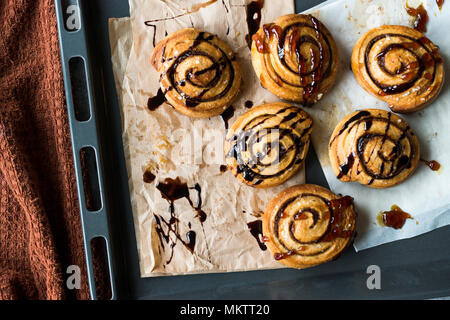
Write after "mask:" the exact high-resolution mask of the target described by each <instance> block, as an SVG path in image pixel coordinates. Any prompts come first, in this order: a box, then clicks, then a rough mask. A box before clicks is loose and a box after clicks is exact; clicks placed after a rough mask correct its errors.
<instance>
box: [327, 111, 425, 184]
mask: <svg viewBox="0 0 450 320" xmlns="http://www.w3.org/2000/svg"><path fill="white" fill-rule="evenodd" d="M329 156H330V161H331V165H332V167H333V170H334V173H335V174H336V177H337V178H338V179H340V180H341V181H344V182H351V181H357V182H359V183H361V184H363V185H367V186H369V187H372V188H388V187H392V186H394V185H397V184H399V183H401V182H403V181H404V180H405V179H406V178H408V177H409V176H410V175H411V174H412V173H413V172H414V170H415V169H416V167H417V165H418V163H419V161H420V145H419V141H418V139H417V137H416V135H415V134H414V132H413V131H412V130H411V128H410V127H409V125H408V123H406V121H404V120H403V119H402V118H400V117H399V116H397V115H395V114H393V113H392V112H388V111H385V110H379V109H368V110H361V111H356V112H354V113H352V114H349V115H348V116H347V117H345V118H344V119H342V120H341V122H340V123H339V124H338V125H337V126H336V128H335V130H334V132H333V134H332V136H331V140H330V146H329Z"/></svg>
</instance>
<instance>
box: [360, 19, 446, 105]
mask: <svg viewBox="0 0 450 320" xmlns="http://www.w3.org/2000/svg"><path fill="white" fill-rule="evenodd" d="M352 69H353V73H354V74H355V77H356V80H357V81H358V83H359V84H360V86H361V87H362V88H363V89H364V90H366V91H367V92H369V93H370V94H372V95H373V96H375V97H377V98H379V99H381V100H383V101H385V102H387V103H388V104H389V107H390V108H391V110H392V111H394V112H398V113H409V112H414V111H417V110H420V109H423V108H425V107H426V106H428V105H429V104H430V103H431V102H432V101H433V100H434V99H435V98H436V97H437V95H438V94H439V92H440V90H441V88H442V84H443V81H444V66H443V61H442V58H441V56H440V55H439V49H438V47H437V46H435V45H434V44H433V43H432V42H431V40H430V39H428V38H427V37H425V36H424V35H423V34H422V33H420V32H419V31H417V30H414V29H411V28H408V27H404V26H382V27H378V28H375V29H372V30H370V31H368V32H367V33H366V34H365V35H363V36H362V37H361V38H360V39H359V40H358V42H357V43H356V45H355V47H354V49H353V53H352Z"/></svg>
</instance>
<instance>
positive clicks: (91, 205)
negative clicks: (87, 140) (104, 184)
mask: <svg viewBox="0 0 450 320" xmlns="http://www.w3.org/2000/svg"><path fill="white" fill-rule="evenodd" d="M80 161H81V169H82V171H83V174H82V176H83V189H84V200H85V205H86V209H87V210H89V211H90V212H97V211H99V210H100V209H101V208H102V199H101V195H100V185H99V182H98V170H97V155H96V152H95V150H94V149H93V148H91V147H86V148H82V149H81V150H80Z"/></svg>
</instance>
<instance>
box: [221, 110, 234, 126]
mask: <svg viewBox="0 0 450 320" xmlns="http://www.w3.org/2000/svg"><path fill="white" fill-rule="evenodd" d="M233 116H234V107H233V106H230V107H228V108H227V109H226V110H225V111H224V112H223V113H222V114H221V115H220V117H221V118H222V120H223V123H224V125H225V130H228V127H229V125H228V121H230V119H231V118H233Z"/></svg>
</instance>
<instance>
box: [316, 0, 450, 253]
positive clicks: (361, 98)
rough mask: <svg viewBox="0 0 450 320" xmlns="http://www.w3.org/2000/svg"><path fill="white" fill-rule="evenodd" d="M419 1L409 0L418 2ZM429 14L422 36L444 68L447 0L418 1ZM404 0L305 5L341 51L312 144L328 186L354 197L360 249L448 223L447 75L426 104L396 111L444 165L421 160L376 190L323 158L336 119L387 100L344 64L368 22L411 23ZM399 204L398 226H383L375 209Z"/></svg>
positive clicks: (427, 153) (448, 52)
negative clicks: (343, 178)
mask: <svg viewBox="0 0 450 320" xmlns="http://www.w3.org/2000/svg"><path fill="white" fill-rule="evenodd" d="M421 2H422V1H413V0H409V1H408V5H409V6H410V7H414V8H416V7H417V6H418V5H419V4H420V3H421ZM423 5H424V7H425V8H426V10H427V11H428V14H429V18H430V20H429V23H428V25H427V29H428V31H427V33H426V36H427V37H428V38H430V39H431V40H432V41H433V42H434V43H435V44H436V45H438V46H439V47H440V52H441V55H442V57H443V58H444V63H445V72H446V74H447V76H448V75H449V74H450V59H449V57H450V41H448V32H449V30H450V3H449V4H447V3H444V5H443V7H442V11H440V10H439V8H438V6H437V4H436V2H435V1H434V0H429V1H423ZM405 6H406V1H405V0H395V1H392V0H345V1H344V0H332V1H329V2H327V3H325V4H323V5H321V6H319V7H317V8H313V9H312V10H311V11H308V12H311V13H312V14H313V15H314V16H316V17H317V18H318V19H320V20H321V21H322V22H323V23H324V24H325V25H326V26H327V28H328V29H329V30H330V31H331V33H332V34H333V36H334V38H335V40H336V42H337V45H338V49H339V53H340V55H341V70H340V72H339V76H338V78H337V81H336V85H335V86H334V88H333V89H332V90H331V92H330V93H328V94H327V95H326V96H325V97H324V98H323V99H322V100H321V101H320V102H319V103H318V104H317V105H315V106H314V107H313V108H312V109H311V110H309V112H310V114H312V116H313V118H314V120H315V125H316V127H315V131H314V133H313V144H314V147H315V149H316V150H317V151H318V155H319V158H320V162H321V165H322V167H323V169H324V171H325V175H326V178H327V180H328V183H329V184H330V187H331V189H332V190H333V191H334V192H337V193H342V194H348V195H351V196H353V197H354V198H355V200H356V206H357V210H358V213H359V220H358V225H357V231H358V236H357V238H356V240H355V243H354V247H355V249H356V250H363V249H366V248H370V247H374V246H377V245H380V244H383V243H387V242H391V241H394V240H399V239H404V238H409V237H413V236H417V235H420V234H423V233H425V232H428V231H431V230H434V229H436V228H438V227H441V226H444V225H447V224H449V223H450V213H449V212H448V210H449V209H450V187H449V185H450V148H449V141H450V126H449V121H450V89H449V85H448V82H445V84H444V87H443V89H442V91H441V94H440V95H439V97H438V98H437V100H436V101H435V102H433V104H432V105H431V106H429V107H428V108H427V109H425V110H423V111H420V112H416V113H414V114H411V115H400V116H401V117H403V118H404V119H405V120H406V121H407V122H408V123H409V124H410V125H411V127H412V129H413V130H414V132H415V133H416V135H417V136H418V138H419V140H420V144H421V148H422V158H423V159H428V160H436V161H438V162H439V163H441V165H442V168H441V169H440V170H439V171H438V172H433V171H431V170H430V169H429V168H428V167H427V166H426V165H425V164H422V163H421V164H420V165H419V168H418V169H417V171H416V172H415V173H414V175H413V176H411V177H410V178H408V179H407V180H406V181H405V182H404V183H402V184H400V185H398V186H396V187H393V188H389V189H384V190H375V189H371V188H368V187H365V186H361V185H359V184H357V183H343V182H340V181H339V180H337V179H336V177H335V175H334V173H333V170H332V168H331V166H330V163H329V158H328V142H329V139H330V136H331V134H332V131H333V130H334V128H335V126H336V125H337V124H338V122H339V121H340V119H342V118H343V117H345V116H346V115H348V114H349V113H351V112H353V111H355V110H357V109H366V108H381V109H386V110H389V108H388V107H387V104H386V103H385V102H383V101H380V100H377V99H376V98H374V97H372V96H371V95H370V94H368V93H367V92H365V91H364V90H363V89H362V88H361V87H360V86H359V85H358V83H357V82H356V80H355V78H354V76H353V73H352V71H351V68H350V58H351V53H352V50H353V45H354V44H355V42H356V41H357V40H358V38H359V37H360V36H361V35H363V34H364V33H365V32H366V31H368V30H370V29H371V28H374V27H377V26H381V25H383V24H392V25H396V24H398V25H406V26H412V24H413V20H414V19H413V18H412V17H411V16H409V15H408V14H407V12H406V10H405ZM394 204H396V205H398V206H399V207H400V208H402V209H403V210H404V211H406V212H408V213H410V214H411V215H412V216H413V217H414V220H410V219H408V220H407V221H406V224H405V225H404V227H403V228H402V229H400V230H394V229H392V228H386V227H381V226H380V225H379V224H378V223H377V221H376V216H377V215H378V213H379V212H380V211H386V210H390V208H391V206H392V205H394Z"/></svg>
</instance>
